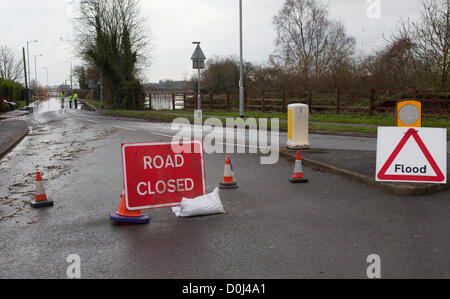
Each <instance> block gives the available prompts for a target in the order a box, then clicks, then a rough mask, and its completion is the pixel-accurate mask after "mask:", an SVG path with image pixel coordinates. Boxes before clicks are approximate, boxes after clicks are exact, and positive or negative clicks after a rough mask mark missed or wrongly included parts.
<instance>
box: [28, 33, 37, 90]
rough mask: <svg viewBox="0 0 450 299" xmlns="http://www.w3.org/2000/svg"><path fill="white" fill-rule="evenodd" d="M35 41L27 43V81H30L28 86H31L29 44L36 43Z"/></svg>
mask: <svg viewBox="0 0 450 299" xmlns="http://www.w3.org/2000/svg"><path fill="white" fill-rule="evenodd" d="M37 42H38V41H37V40H33V41H27V59H28V80H29V81H30V82H29V83H30V84H29V85H31V68H30V47H29V43H37Z"/></svg>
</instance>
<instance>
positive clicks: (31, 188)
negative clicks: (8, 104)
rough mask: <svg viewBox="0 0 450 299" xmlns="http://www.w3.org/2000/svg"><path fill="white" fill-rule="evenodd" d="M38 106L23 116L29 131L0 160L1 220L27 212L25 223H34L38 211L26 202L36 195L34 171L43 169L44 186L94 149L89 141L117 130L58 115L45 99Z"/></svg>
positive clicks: (58, 112)
mask: <svg viewBox="0 0 450 299" xmlns="http://www.w3.org/2000/svg"><path fill="white" fill-rule="evenodd" d="M50 102H55V101H50ZM38 106H39V108H36V109H37V110H39V111H40V112H39V113H37V114H36V113H34V114H30V115H29V116H28V117H27V118H26V119H25V120H26V121H27V122H28V125H29V127H30V132H29V134H28V135H27V136H26V137H25V138H24V139H23V140H22V141H21V142H20V143H19V144H18V145H17V146H16V147H15V148H14V149H13V150H12V151H11V152H10V153H9V154H7V155H6V156H5V157H4V158H3V159H2V160H0V173H1V176H0V222H1V221H3V220H7V219H12V218H15V217H17V216H18V215H21V214H24V213H26V214H27V215H28V214H30V215H29V218H28V219H27V221H26V223H28V224H29V223H35V222H36V221H37V214H36V213H34V214H33V213H31V211H32V210H31V207H30V206H29V203H30V201H31V200H32V199H33V198H34V196H35V188H36V182H35V177H36V172H37V171H39V172H41V173H42V175H43V179H44V185H45V188H47V186H49V184H50V183H49V182H52V183H53V182H54V180H55V179H58V178H60V177H62V176H65V175H68V174H71V170H72V168H73V161H75V160H76V159H78V158H79V157H80V155H81V154H82V153H86V152H91V151H92V150H93V147H92V146H91V145H90V143H91V142H93V141H95V140H99V139H103V138H105V137H107V136H109V135H110V134H112V133H113V132H115V131H116V130H115V129H111V128H105V129H103V128H98V127H95V126H94V125H92V124H84V123H80V122H79V121H78V120H76V119H73V118H70V117H66V116H64V115H63V116H61V115H62V113H61V112H60V111H58V110H53V111H52V110H51V109H53V108H55V105H54V104H52V103H48V104H46V103H45V101H44V102H43V104H39V105H38ZM43 107H44V108H43ZM79 109H81V107H80V108H79ZM45 114H48V115H47V116H45ZM62 184H63V183H62ZM51 187H52V189H50V188H47V189H48V190H50V191H52V192H55V191H56V190H58V189H62V188H63V186H55V185H54V184H52V186H51ZM47 189H46V190H47ZM48 190H47V191H48ZM33 215H34V216H33ZM21 222H22V221H21Z"/></svg>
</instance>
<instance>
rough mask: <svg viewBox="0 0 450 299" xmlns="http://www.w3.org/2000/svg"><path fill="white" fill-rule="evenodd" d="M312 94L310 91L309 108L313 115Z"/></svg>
mask: <svg viewBox="0 0 450 299" xmlns="http://www.w3.org/2000/svg"><path fill="white" fill-rule="evenodd" d="M312 104H313V103H312V92H311V91H308V106H309V113H311V114H312V111H313V107H312Z"/></svg>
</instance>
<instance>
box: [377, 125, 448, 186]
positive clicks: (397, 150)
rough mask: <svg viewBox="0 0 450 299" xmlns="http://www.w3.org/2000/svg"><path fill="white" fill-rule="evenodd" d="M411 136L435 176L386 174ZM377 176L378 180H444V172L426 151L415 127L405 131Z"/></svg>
mask: <svg viewBox="0 0 450 299" xmlns="http://www.w3.org/2000/svg"><path fill="white" fill-rule="evenodd" d="M411 137H413V138H414V140H415V141H416V143H417V145H418V146H419V148H420V150H421V151H422V153H423V154H424V155H425V158H426V159H427V160H428V163H430V165H431V167H432V168H433V170H434V172H435V173H436V176H424V175H394V174H386V172H387V170H388V169H389V167H390V166H391V165H392V163H393V162H394V160H395V158H396V157H397V156H398V154H399V153H400V151H401V150H402V149H403V147H404V146H405V144H406V142H408V140H409V139H410V138H411ZM377 177H378V179H380V180H393V181H420V182H442V181H444V180H445V176H444V174H443V173H442V171H441V169H440V168H439V166H438V165H437V164H436V161H435V160H434V159H433V156H431V154H430V152H429V151H428V149H427V147H426V146H425V144H424V143H423V141H422V139H421V138H420V136H419V134H417V131H416V130H415V129H409V130H408V132H406V133H405V136H404V137H403V138H402V140H401V141H400V143H399V144H398V145H397V147H396V148H395V149H394V151H393V152H392V154H391V155H390V156H389V158H388V159H387V161H386V163H385V164H384V166H383V167H382V168H381V170H380V172H379V173H378V175H377Z"/></svg>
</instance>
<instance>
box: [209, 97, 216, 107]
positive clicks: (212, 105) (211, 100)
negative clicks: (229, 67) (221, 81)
mask: <svg viewBox="0 0 450 299" xmlns="http://www.w3.org/2000/svg"><path fill="white" fill-rule="evenodd" d="M213 101H214V94H213V93H210V94H209V110H214V108H215V106H214V104H213Z"/></svg>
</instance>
